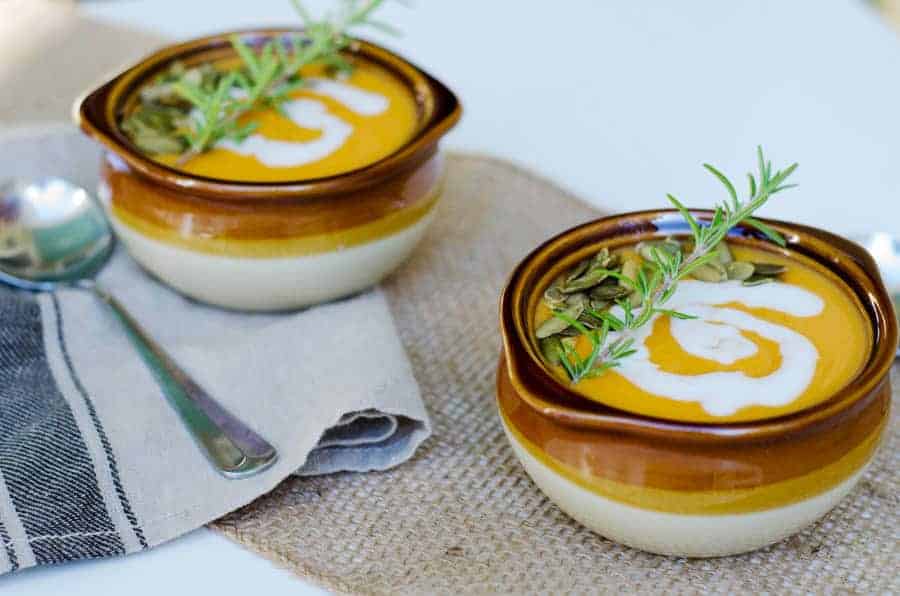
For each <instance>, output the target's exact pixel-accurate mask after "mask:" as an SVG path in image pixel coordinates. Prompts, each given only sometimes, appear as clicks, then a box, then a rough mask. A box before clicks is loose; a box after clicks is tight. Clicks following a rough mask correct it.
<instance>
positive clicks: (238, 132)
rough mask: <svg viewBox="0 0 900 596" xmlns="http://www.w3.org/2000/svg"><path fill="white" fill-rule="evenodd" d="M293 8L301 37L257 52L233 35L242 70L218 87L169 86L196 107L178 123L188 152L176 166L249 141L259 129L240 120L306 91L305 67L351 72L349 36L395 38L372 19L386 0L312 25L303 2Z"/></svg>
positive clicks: (359, 2) (348, 7)
mask: <svg viewBox="0 0 900 596" xmlns="http://www.w3.org/2000/svg"><path fill="white" fill-rule="evenodd" d="M291 2H292V4H293V5H294V8H295V9H296V10H297V13H298V14H299V15H300V17H301V18H302V19H303V23H304V31H303V33H302V34H300V35H293V36H286V37H283V38H281V39H277V40H276V39H273V40H270V41H268V42H267V43H266V44H265V45H263V46H262V48H261V49H260V50H259V51H258V52H257V51H255V50H254V49H253V48H252V47H251V46H250V45H248V44H247V43H245V42H244V41H243V40H241V38H240V37H239V36H237V35H234V36H232V37H231V38H230V42H231V45H232V47H233V48H234V50H235V52H236V53H237V55H238V56H239V57H240V59H241V62H242V63H243V65H242V68H240V69H238V70H235V71H232V72H229V73H228V74H226V75H224V76H222V77H221V78H219V79H218V81H217V82H216V83H215V85H214V86H208V85H206V86H204V85H201V84H198V83H197V82H194V81H191V80H190V79H189V78H188V77H181V78H179V79H178V80H176V81H174V82H173V83H171V89H172V90H173V91H174V92H175V93H176V94H178V95H179V96H180V97H182V98H183V99H184V100H186V101H187V102H189V103H190V105H191V107H192V109H191V110H190V112H188V114H187V115H186V118H184V119H183V120H182V121H181V123H180V125H181V134H182V136H183V138H184V140H185V141H186V143H187V148H186V150H185V151H184V152H183V153H182V154H181V156H180V157H179V158H178V160H177V162H176V165H184V164H185V163H187V162H188V161H190V160H191V159H192V158H194V157H196V156H197V155H199V154H200V153H203V152H204V151H208V150H209V149H211V148H212V147H214V146H215V145H216V144H217V143H218V142H220V141H222V140H223V139H229V140H233V141H236V142H241V141H243V140H244V139H245V138H247V136H248V135H250V134H252V133H253V131H254V130H256V127H257V123H255V122H246V123H241V122H239V121H240V119H241V117H242V116H244V115H245V114H247V113H248V112H250V111H252V110H255V109H258V108H260V107H271V108H274V109H279V108H280V106H281V104H282V103H283V102H284V101H285V100H287V99H288V98H289V96H290V94H291V92H293V91H295V90H296V89H298V88H300V87H302V86H303V85H304V80H303V78H302V76H301V75H300V70H301V69H302V68H303V67H304V66H307V65H310V64H324V65H326V66H328V67H329V68H332V69H334V70H337V71H343V72H346V71H349V70H352V65H351V64H350V63H349V62H348V61H347V60H345V59H344V58H343V57H342V56H341V51H342V50H344V49H346V48H347V47H348V46H349V45H350V44H351V43H352V39H351V37H350V36H349V32H350V31H351V30H353V29H357V28H360V27H366V26H368V27H375V28H377V29H380V30H382V31H388V32H394V29H393V28H392V27H390V25H387V24H385V23H383V22H381V21H377V20H375V19H373V18H372V14H373V13H374V12H375V11H376V10H377V9H378V8H379V7H380V6H381V5H382V4H383V2H384V0H340V2H339V5H338V9H337V10H336V11H335V12H333V13H330V14H328V15H326V16H325V17H324V18H323V19H321V20H316V19H314V18H313V17H312V16H311V15H310V13H309V11H307V9H306V8H305V7H304V6H303V4H302V3H301V2H300V0H291Z"/></svg>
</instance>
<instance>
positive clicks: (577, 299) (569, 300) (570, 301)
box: [566, 292, 590, 308]
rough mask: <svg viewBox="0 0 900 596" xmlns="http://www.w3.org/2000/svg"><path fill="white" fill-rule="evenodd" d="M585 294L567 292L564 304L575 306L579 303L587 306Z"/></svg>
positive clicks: (587, 301)
mask: <svg viewBox="0 0 900 596" xmlns="http://www.w3.org/2000/svg"><path fill="white" fill-rule="evenodd" d="M589 302H590V301H589V300H588V297H587V294H585V293H584V292H575V293H574V294H569V295H568V296H567V297H566V306H567V307H568V306H575V305H576V304H580V305H581V306H583V307H585V308H587V306H588V303H589Z"/></svg>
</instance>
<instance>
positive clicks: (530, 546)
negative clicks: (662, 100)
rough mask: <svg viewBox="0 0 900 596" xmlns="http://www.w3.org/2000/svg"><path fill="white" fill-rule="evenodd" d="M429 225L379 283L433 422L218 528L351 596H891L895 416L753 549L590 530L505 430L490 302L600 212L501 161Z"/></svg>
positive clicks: (462, 166)
mask: <svg viewBox="0 0 900 596" xmlns="http://www.w3.org/2000/svg"><path fill="white" fill-rule="evenodd" d="M438 209H439V212H438V216H437V218H436V220H435V223H434V227H433V228H432V229H431V230H430V232H429V235H428V237H427V239H426V241H425V242H424V244H423V245H422V246H421V247H420V248H419V249H418V251H417V252H416V254H415V257H414V258H413V259H412V260H411V261H410V262H409V263H408V265H406V266H405V267H404V268H403V269H402V270H401V271H400V272H398V273H397V274H395V275H394V276H393V277H392V278H391V279H390V281H389V282H388V283H387V284H386V290H387V292H388V295H389V300H390V302H391V307H392V310H393V314H394V317H395V319H396V322H397V325H398V327H399V329H400V334H401V338H402V340H403V342H404V344H405V347H406V350H407V351H408V353H409V356H410V358H411V360H412V363H413V367H414V371H415V375H416V378H417V380H418V381H419V383H420V385H421V389H422V394H423V395H424V397H425V400H426V404H427V406H428V408H429V410H430V412H431V414H432V416H433V421H434V435H433V437H432V438H431V439H429V440H428V441H427V442H426V444H425V446H424V447H423V448H422V449H420V451H419V453H418V454H417V455H416V456H415V457H414V459H413V460H412V461H410V462H408V463H406V464H404V465H402V466H400V467H399V468H396V469H394V470H391V471H389V472H384V473H371V474H339V475H332V476H324V477H318V478H306V479H290V480H288V481H286V482H285V483H283V484H282V485H281V486H280V487H279V488H277V489H276V490H275V491H274V492H273V493H271V494H270V495H268V496H266V497H264V498H262V499H259V500H258V501H256V502H255V503H253V504H251V505H250V506H248V507H245V508H244V509H241V510H239V511H237V512H235V513H233V514H231V515H229V516H228V517H226V518H224V519H222V520H220V521H219V522H217V523H216V524H215V526H214V527H215V528H217V529H218V530H220V531H221V532H223V533H224V534H225V535H227V536H229V537H231V538H233V539H235V540H237V541H238V542H240V543H241V544H244V545H246V546H248V547H250V548H251V549H253V550H255V551H257V552H259V553H261V554H262V555H264V556H266V557H268V558H270V559H272V560H274V561H276V562H277V563H279V564H281V565H283V566H285V567H287V568H289V569H291V570H292V571H294V572H295V573H297V574H298V575H301V576H303V577H305V578H308V579H310V580H311V581H313V582H316V583H318V584H320V585H323V586H325V587H328V588H331V589H333V590H337V591H342V592H353V593H414V594H431V593H461V592H468V593H473V592H474V593H485V592H501V593H536V592H545V593H553V594H557V593H564V592H593V593H598V592H599V593H606V592H641V593H657V592H691V591H696V592H701V591H702V592H706V593H709V592H714V593H746V592H754V593H759V592H765V591H768V592H775V593H785V592H802V593H823V592H838V593H866V594H873V593H884V592H890V591H900V580H898V577H897V575H898V568H900V553H898V546H897V545H898V537H900V536H898V529H900V523H898V475H897V473H896V470H897V466H898V464H900V461H898V455H897V451H898V450H897V447H898V445H897V443H898V440H897V436H898V433H897V426H898V421H897V415H896V408H895V409H894V416H893V417H892V420H891V424H890V428H889V431H888V438H887V441H886V444H885V445H884V446H883V447H882V449H881V451H880V454H879V456H878V458H877V459H876V461H875V463H874V464H873V466H872V467H871V469H870V470H869V471H868V472H867V474H866V475H865V476H864V478H863V480H862V482H861V483H860V486H859V487H858V488H857V489H856V490H855V491H854V492H853V494H852V495H851V496H850V497H849V498H847V499H846V500H844V501H843V502H842V503H841V504H840V505H839V506H838V507H837V508H836V509H835V510H834V511H832V512H831V513H830V514H829V515H828V516H827V517H826V518H825V519H823V520H822V521H821V522H819V523H818V524H816V525H814V526H813V527H811V528H810V529H808V530H806V531H805V532H803V533H802V534H799V535H797V536H795V537H793V538H790V539H788V540H786V541H784V542H781V543H779V544H777V545H774V546H772V547H770V548H767V549H765V550H761V551H758V552H755V553H750V554H747V555H743V556H738V557H728V558H723V559H715V560H687V559H677V558H671V557H662V556H656V555H651V554H647V553H643V552H639V551H636V550H632V549H629V548H626V547H623V546H620V545H618V544H615V543H612V542H610V541H608V540H605V539H603V538H601V537H600V536H597V535H596V534H593V533H591V532H590V531H588V530H586V529H584V528H582V527H581V526H579V525H578V524H577V523H576V522H574V521H572V520H571V519H569V518H568V517H567V516H566V515H565V514H563V513H562V512H560V511H559V509H557V508H556V506H555V505H553V504H552V503H550V502H549V501H548V500H547V499H546V498H545V497H544V496H543V494H542V493H541V492H540V491H539V490H538V489H537V488H536V487H535V486H534V484H532V482H531V480H530V479H529V478H528V476H526V474H525V473H524V471H523V470H522V468H521V467H520V465H519V463H518V461H517V460H516V459H515V456H514V455H513V453H512V451H511V450H510V448H509V446H508V445H507V442H506V439H505V438H504V437H503V432H502V430H501V428H500V423H499V420H498V418H497V413H496V410H495V407H494V378H495V372H496V363H497V355H498V350H499V347H500V338H499V335H498V331H497V297H498V295H499V292H500V289H501V287H502V285H503V283H504V281H505V279H506V276H507V275H508V273H509V272H510V270H511V269H512V267H513V266H514V265H515V263H516V262H518V260H519V259H520V258H521V257H523V256H524V255H525V254H526V253H527V252H528V251H529V250H531V249H532V248H534V247H535V246H536V245H537V244H538V243H539V242H540V241H542V240H543V239H546V238H547V237H549V236H550V235H552V234H554V233H556V232H559V231H561V230H563V229H565V228H567V227H569V226H572V225H574V224H576V223H579V222H582V221H585V220H587V219H589V218H592V217H596V215H597V212H596V211H594V210H593V209H591V208H590V207H588V206H586V205H585V204H583V203H581V202H579V201H578V200H576V199H575V198H573V197H572V196H570V195H568V194H567V193H566V192H564V191H562V190H560V189H559V188H558V187H556V186H554V185H552V184H550V183H548V182H546V181H544V180H541V179H538V178H536V177H534V176H533V175H531V174H529V173H527V172H524V171H522V170H520V169H518V168H516V167H513V166H511V165H509V164H506V163H503V162H500V161H497V160H494V159H489V158H484V157H475V156H466V155H455V156H452V157H451V158H450V159H449V180H448V184H447V191H446V195H445V197H444V200H443V201H442V202H441V203H440V206H439V208H438Z"/></svg>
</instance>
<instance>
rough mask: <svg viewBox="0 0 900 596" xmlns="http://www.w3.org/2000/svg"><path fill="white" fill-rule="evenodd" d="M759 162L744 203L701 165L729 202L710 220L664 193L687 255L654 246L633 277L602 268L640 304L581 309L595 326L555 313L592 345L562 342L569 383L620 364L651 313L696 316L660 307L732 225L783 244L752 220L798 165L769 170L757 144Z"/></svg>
mask: <svg viewBox="0 0 900 596" xmlns="http://www.w3.org/2000/svg"><path fill="white" fill-rule="evenodd" d="M757 162H758V163H757V168H758V172H757V174H756V176H754V175H753V174H747V177H748V180H749V192H748V195H749V196H748V198H747V199H746V200H745V201H742V200H740V199H739V198H738V193H737V191H736V190H735V187H734V185H733V184H732V183H731V181H730V180H729V179H728V178H727V177H726V176H725V175H724V174H723V173H721V172H720V171H719V170H717V169H716V168H714V167H713V166H711V165H709V164H704V167H705V168H706V169H707V170H708V171H709V172H710V173H712V174H713V175H714V176H715V177H716V178H717V179H718V180H719V181H720V182H721V183H722V184H723V186H725V189H726V191H727V192H728V195H729V199H728V200H725V201H723V202H722V203H720V204H718V205H717V206H716V208H715V210H714V211H713V215H712V217H711V218H710V220H709V221H708V222H707V221H698V220H697V218H695V217H694V216H693V215H692V214H691V213H690V212H689V211H688V210H687V208H686V207H685V206H684V205H683V204H682V203H681V202H680V201H679V200H678V199H676V198H675V197H674V196H672V195H671V194H670V195H667V196H668V199H669V201H670V202H671V203H672V204H673V205H674V206H675V208H676V209H678V211H679V213H681V215H682V217H684V219H685V221H686V222H687V223H688V225H689V226H690V228H691V233H692V236H693V245H694V248H693V250H691V252H690V253H689V254H688V255H687V256H683V255H682V253H681V251H680V250H675V251H668V250H661V249H659V248H656V247H653V248H652V249H651V251H650V252H651V257H652V258H651V259H650V260H649V262H645V263H644V264H643V265H642V266H641V267H640V268H639V269H638V271H637V274H636V275H634V276H633V277H629V276H626V275H624V274H622V273H621V272H619V271H613V270H608V269H607V270H603V271H600V273H605V274H606V275H608V276H610V277H614V278H616V279H618V280H620V281H621V282H622V283H623V284H625V285H627V286H629V287H630V288H632V290H634V292H635V293H636V294H637V296H638V297H639V301H638V303H639V304H640V307H639V308H636V307H635V306H633V305H632V302H631V301H630V300H629V299H628V298H625V299H620V300H618V301H617V302H616V304H617V305H618V306H619V308H620V310H621V313H622V314H621V315H620V316H617V315H615V314H613V313H612V312H610V311H603V312H600V311H596V310H593V309H585V311H584V312H586V313H587V314H588V315H590V316H592V317H594V318H596V319H597V320H599V321H602V325H601V326H600V327H599V328H597V329H588V328H587V327H585V326H584V325H582V324H581V323H580V322H579V321H574V320H572V318H571V317H568V316H566V315H565V314H564V313H559V312H554V313H553V314H554V316H556V317H557V318H560V319H562V320H563V321H565V322H566V323H568V324H569V325H570V326H572V327H574V328H575V329H576V330H577V331H578V332H579V333H581V335H583V336H584V337H586V338H587V339H588V340H589V341H590V343H591V351H590V353H589V354H588V355H587V356H585V357H582V356H581V355H579V354H578V352H577V351H576V350H575V348H574V347H573V346H572V345H569V344H561V346H562V348H561V349H560V354H559V356H560V364H561V365H562V366H563V368H564V369H565V370H566V373H567V374H568V376H569V378H570V379H571V381H572V383H573V384H577V383H579V382H580V381H581V380H582V379H585V378H591V377H596V376H600V375H602V374H603V373H605V372H606V371H608V370H609V369H611V368H616V367H618V366H620V365H621V362H622V360H623V359H624V358H627V357H628V356H630V355H631V354H634V353H635V351H636V350H635V349H634V341H635V339H634V331H635V330H637V329H638V328H640V327H642V326H644V325H646V324H647V323H649V322H650V321H651V320H652V319H653V317H654V315H660V314H663V315H669V316H672V317H675V318H680V319H690V318H694V317H693V316H691V315H690V314H687V313H682V312H678V311H674V310H671V309H666V308H665V307H664V305H665V303H666V302H667V301H668V300H669V299H670V298H671V297H672V296H673V295H674V293H675V290H676V289H677V287H678V282H679V281H680V280H682V279H684V278H685V277H687V276H688V275H690V274H691V273H692V272H693V271H695V270H696V269H697V268H698V267H701V266H703V265H706V264H708V263H710V262H712V261H713V260H714V259H717V258H718V255H717V253H716V252H715V248H716V246H717V245H718V244H719V243H720V242H722V241H723V240H724V238H725V237H726V236H727V235H728V232H729V231H730V230H731V229H732V228H734V227H735V226H738V225H741V224H745V225H749V226H752V227H754V228H755V229H757V230H759V231H760V232H761V233H762V234H763V235H765V236H766V237H767V238H769V239H770V240H771V241H772V242H775V243H776V244H778V245H780V246H784V245H785V240H784V238H782V236H781V235H780V234H779V233H778V232H776V231H775V230H773V229H772V228H770V227H769V226H767V225H765V224H764V223H762V222H761V221H759V220H757V219H755V218H753V214H754V213H755V212H756V211H757V210H758V209H759V208H760V207H762V206H763V205H765V204H766V202H767V201H768V200H769V198H770V197H771V196H772V195H775V194H777V193H779V192H781V191H783V190H786V189H788V188H793V187H794V186H796V185H795V184H786V183H785V181H786V180H787V179H788V177H789V176H790V175H791V174H793V173H794V170H796V169H797V165H798V164H796V163H794V164H791V165H790V166H788V167H787V168H785V169H783V170H777V171H774V172H773V170H772V163H771V162H770V161H768V160H766V159H765V157H764V156H763V151H762V147H757Z"/></svg>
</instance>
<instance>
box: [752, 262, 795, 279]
mask: <svg viewBox="0 0 900 596" xmlns="http://www.w3.org/2000/svg"><path fill="white" fill-rule="evenodd" d="M753 269H754V271H755V272H756V275H762V276H763V277H774V276H776V275H781V274H782V273H784V272H785V271H787V267H785V266H784V265H778V264H776V263H753Z"/></svg>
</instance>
